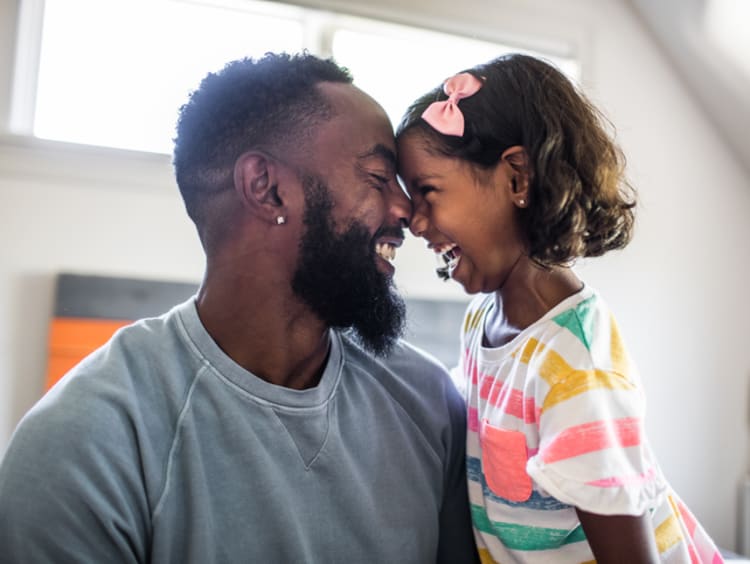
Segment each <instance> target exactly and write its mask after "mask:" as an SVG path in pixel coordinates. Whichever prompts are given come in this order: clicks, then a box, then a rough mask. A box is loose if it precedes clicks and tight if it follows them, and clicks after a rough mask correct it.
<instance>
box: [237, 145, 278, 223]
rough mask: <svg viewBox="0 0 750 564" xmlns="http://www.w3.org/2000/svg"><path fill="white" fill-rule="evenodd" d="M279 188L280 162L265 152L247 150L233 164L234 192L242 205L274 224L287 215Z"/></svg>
mask: <svg viewBox="0 0 750 564" xmlns="http://www.w3.org/2000/svg"><path fill="white" fill-rule="evenodd" d="M278 186H279V168H278V163H277V162H276V161H275V160H274V159H273V158H272V157H270V156H269V155H267V154H266V153H263V152H262V151H247V152H246V153H243V154H241V155H240V156H239V158H238V159H237V161H236V162H235V163H234V189H235V191H236V192H237V195H238V196H239V198H240V201H241V202H242V205H243V206H244V207H245V208H246V209H247V210H248V211H250V212H252V213H256V214H258V215H260V216H261V217H263V218H264V219H266V220H268V221H271V222H274V223H275V222H276V220H277V218H278V217H285V216H286V210H285V206H284V202H283V201H282V199H281V197H280V196H279V188H278Z"/></svg>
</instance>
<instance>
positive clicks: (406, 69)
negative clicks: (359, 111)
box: [333, 23, 578, 127]
mask: <svg viewBox="0 0 750 564" xmlns="http://www.w3.org/2000/svg"><path fill="white" fill-rule="evenodd" d="M352 27H354V26H352ZM356 27H357V29H341V30H338V31H336V32H335V34H334V37H333V55H334V57H335V58H336V60H337V62H338V63H340V64H342V65H344V66H346V67H348V68H349V70H351V72H352V74H353V75H354V81H355V83H356V84H357V86H359V87H360V88H361V89H362V90H364V91H365V92H367V93H368V94H370V95H371V96H372V97H373V98H375V99H376V100H377V101H378V102H380V104H381V105H382V106H383V108H384V109H385V111H386V112H387V113H388V116H389V117H390V118H391V121H392V122H393V124H394V127H395V125H397V124H398V122H399V121H400V119H401V116H402V115H403V113H404V112H405V111H406V108H407V107H408V105H409V104H410V103H411V102H413V101H414V100H415V99H416V98H417V97H419V96H421V95H422V94H424V93H425V92H427V91H428V90H430V89H431V88H434V87H435V86H437V85H439V84H440V83H441V82H443V80H445V79H446V78H448V76H449V75H450V74H451V73H453V72H458V71H460V70H463V69H466V68H470V67H473V66H474V65H477V64H479V63H483V62H487V61H489V60H491V59H494V58H495V57H499V56H500V55H503V54H505V53H510V52H519V51H521V50H520V49H518V48H513V47H509V46H507V45H502V44H498V43H490V42H486V41H479V40H474V39H468V38H465V37H459V36H455V35H448V34H444V33H437V32H430V31H426V30H420V29H415V28H407V27H405V26H397V25H388V24H383V25H379V26H377V28H376V29H375V30H374V31H368V30H364V29H363V24H361V23H360V24H358V25H357V26H356ZM370 27H371V28H372V27H373V26H370ZM524 52H526V53H528V54H530V55H537V56H540V55H539V54H538V53H533V52H530V51H524ZM544 57H545V58H546V59H547V60H548V61H550V62H552V63H554V64H556V65H557V66H558V67H559V68H560V69H561V70H562V71H563V72H565V73H566V74H567V75H568V76H570V77H571V78H573V79H576V78H577V75H578V65H577V64H576V62H575V61H573V60H572V59H561V58H551V57H549V56H544Z"/></svg>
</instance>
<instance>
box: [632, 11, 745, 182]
mask: <svg viewBox="0 0 750 564" xmlns="http://www.w3.org/2000/svg"><path fill="white" fill-rule="evenodd" d="M627 1H628V2H629V4H630V5H631V6H632V7H633V8H634V10H635V11H636V13H637V14H638V16H639V17H640V19H641V20H642V21H643V23H644V24H645V25H646V27H647V28H648V29H649V30H650V31H651V33H652V35H653V36H654V39H655V41H656V42H657V43H658V44H659V45H660V47H661V48H662V49H663V50H664V52H665V53H666V55H667V57H668V58H669V59H670V60H671V62H672V64H673V65H674V67H675V69H676V70H677V72H678V73H679V74H680V75H681V77H682V79H683V80H684V81H685V83H686V85H687V87H688V89H689V90H690V91H691V92H693V94H694V95H695V97H696V100H697V101H698V102H699V104H700V105H701V106H702V107H703V109H704V110H705V111H706V113H707V115H708V116H709V118H710V119H711V121H712V122H713V123H714V125H715V126H716V127H717V129H718V130H719V131H720V133H721V136H722V137H723V138H724V140H725V141H726V143H727V147H728V150H730V151H732V152H733V153H735V155H736V156H737V158H738V159H739V160H740V161H741V162H742V163H743V165H744V166H745V169H746V170H747V171H748V172H750V34H748V33H747V29H748V28H750V1H748V0H627Z"/></svg>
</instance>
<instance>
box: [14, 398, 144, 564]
mask: <svg viewBox="0 0 750 564" xmlns="http://www.w3.org/2000/svg"><path fill="white" fill-rule="evenodd" d="M80 391H81V390H80V388H76V387H75V386H71V387H70V388H69V389H67V390H66V393H65V394H61V393H59V390H58V389H53V390H52V391H51V392H50V393H48V395H47V396H45V397H44V398H43V399H42V400H41V401H40V402H39V403H38V404H37V405H36V406H35V407H34V408H32V410H31V411H30V412H29V413H28V414H27V415H26V417H25V418H24V419H23V420H22V422H21V423H20V425H19V426H18V428H17V429H16V431H15V433H14V435H13V437H12V439H11V442H10V445H9V447H8V449H7V451H6V453H5V455H4V457H3V460H2V463H1V464H0V546H1V547H2V552H3V562H7V563H9V564H15V563H18V564H21V563H28V562H34V563H35V564H45V563H52V562H54V563H56V564H60V563H67V562H71V563H72V562H77V563H78V562H108V563H115V562H117V563H119V562H122V563H135V562H145V561H147V559H148V555H147V554H146V551H147V548H146V547H147V542H146V539H147V536H148V530H149V528H148V522H149V510H148V502H147V496H146V493H145V490H144V487H143V480H142V476H141V475H140V474H141V472H140V471H139V468H141V463H140V462H139V453H138V448H137V441H136V433H135V431H134V425H133V422H132V421H129V420H128V419H129V414H128V413H127V411H126V410H124V409H123V408H122V406H121V405H119V404H118V403H117V402H113V401H107V399H106V398H101V397H99V398H93V397H91V396H90V395H87V394H83V393H80Z"/></svg>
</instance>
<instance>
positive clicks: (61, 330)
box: [44, 317, 132, 391]
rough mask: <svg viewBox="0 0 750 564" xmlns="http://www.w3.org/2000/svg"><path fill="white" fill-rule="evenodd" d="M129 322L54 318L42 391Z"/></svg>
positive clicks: (123, 320) (51, 325) (129, 321)
mask: <svg viewBox="0 0 750 564" xmlns="http://www.w3.org/2000/svg"><path fill="white" fill-rule="evenodd" d="M130 323H132V320H130V319H117V320H115V319H86V318H74V317H57V318H54V319H53V320H52V323H51V324H50V332H49V344H48V362H47V378H46V381H45V385H44V389H45V391H46V390H49V389H50V388H51V387H52V386H53V385H54V384H55V382H57V381H58V380H59V379H60V378H62V377H63V375H64V374H65V373H66V372H67V371H68V370H70V369H71V368H73V367H74V366H75V365H76V364H78V363H79V362H80V361H81V360H83V359H84V357H86V356H87V355H89V354H91V353H92V352H94V351H95V350H96V349H98V348H99V347H100V346H102V345H103V344H104V343H106V342H107V341H108V340H109V338H110V337H111V336H112V335H113V334H114V332H115V331H117V330H118V329H119V328H120V327H124V326H125V325H129V324H130Z"/></svg>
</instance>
